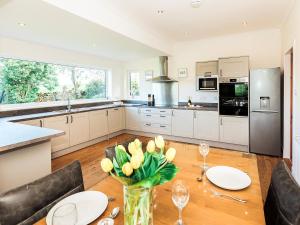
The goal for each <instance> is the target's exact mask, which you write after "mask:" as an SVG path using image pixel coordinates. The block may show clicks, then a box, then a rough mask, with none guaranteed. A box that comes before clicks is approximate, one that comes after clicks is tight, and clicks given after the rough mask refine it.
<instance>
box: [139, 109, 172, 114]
mask: <svg viewBox="0 0 300 225" xmlns="http://www.w3.org/2000/svg"><path fill="white" fill-rule="evenodd" d="M142 113H144V114H166V115H171V109H158V108H143V109H142Z"/></svg>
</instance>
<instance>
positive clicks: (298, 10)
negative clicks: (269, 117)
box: [281, 1, 300, 184]
mask: <svg viewBox="0 0 300 225" xmlns="http://www.w3.org/2000/svg"><path fill="white" fill-rule="evenodd" d="M281 32H282V55H284V54H285V53H286V52H287V51H289V50H290V49H291V48H292V47H293V50H294V87H293V92H294V112H293V116H294V123H293V128H294V131H293V132H294V135H295V136H294V141H293V168H292V171H293V174H294V176H295V178H296V179H297V181H298V183H299V184H300V140H299V139H300V138H299V137H300V63H299V62H300V1H295V5H294V7H293V8H292V11H291V13H290V15H289V17H288V18H287V21H286V22H285V23H284V25H283V28H282V30H281ZM288 80H289V78H288V77H285V81H287V82H288ZM289 93H290V90H289V89H286V90H285V99H286V101H288V100H289V98H288V96H289ZM285 107H288V106H285ZM285 111H288V110H285ZM286 116H288V115H286ZM284 121H285V122H287V118H286V117H285V118H284ZM286 129H288V128H286ZM286 135H288V132H286V133H285V136H286ZM285 139H286V138H285ZM297 140H298V141H297ZM284 150H285V152H287V151H289V149H287V147H286V148H285V149H284ZM285 154H287V153H285Z"/></svg>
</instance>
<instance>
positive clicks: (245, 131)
mask: <svg viewBox="0 0 300 225" xmlns="http://www.w3.org/2000/svg"><path fill="white" fill-rule="evenodd" d="M220 141H221V142H224V143H230V144H238V145H248V143H249V123H248V117H226V116H222V117H220Z"/></svg>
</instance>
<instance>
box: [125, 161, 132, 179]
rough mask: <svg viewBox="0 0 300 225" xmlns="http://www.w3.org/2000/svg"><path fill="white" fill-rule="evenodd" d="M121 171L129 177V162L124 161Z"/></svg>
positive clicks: (130, 169)
mask: <svg viewBox="0 0 300 225" xmlns="http://www.w3.org/2000/svg"><path fill="white" fill-rule="evenodd" d="M122 172H123V173H124V174H125V175H126V176H127V177H129V176H130V175H131V174H132V173H133V168H132V166H131V164H130V163H129V162H127V163H125V164H124V165H123V166H122Z"/></svg>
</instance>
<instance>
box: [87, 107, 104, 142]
mask: <svg viewBox="0 0 300 225" xmlns="http://www.w3.org/2000/svg"><path fill="white" fill-rule="evenodd" d="M89 123H90V140H93V139H96V138H99V137H102V136H105V135H107V134H108V118H107V110H98V111H91V112H89Z"/></svg>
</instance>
